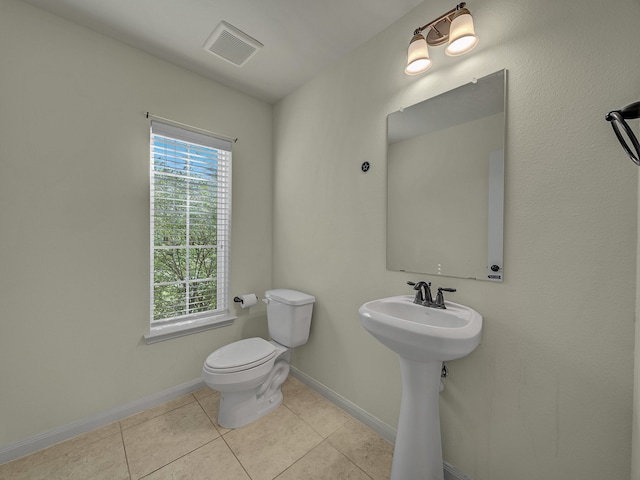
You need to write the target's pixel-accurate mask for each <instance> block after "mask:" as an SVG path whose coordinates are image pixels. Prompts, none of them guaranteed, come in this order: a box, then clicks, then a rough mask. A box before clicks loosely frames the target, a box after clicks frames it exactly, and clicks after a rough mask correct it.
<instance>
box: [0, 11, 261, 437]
mask: <svg viewBox="0 0 640 480" xmlns="http://www.w3.org/2000/svg"><path fill="white" fill-rule="evenodd" d="M146 111H150V112H152V113H154V114H156V115H160V116H163V117H168V118H171V119H174V120H177V121H180V122H184V123H187V124H191V125H196V126H199V127H201V128H204V129H209V130H213V131H217V132H221V133H227V134H228V135H232V136H237V137H239V141H238V143H237V144H235V145H234V152H233V161H234V166H233V180H234V189H233V201H234V205H233V227H232V228H233V230H232V241H233V248H232V253H231V255H232V271H231V285H232V288H231V292H232V294H239V293H245V292H251V291H254V292H258V293H260V292H263V291H264V290H265V289H268V288H270V287H271V269H272V262H271V260H272V258H271V251H272V247H271V238H272V234H271V224H272V212H271V204H272V190H271V184H272V138H273V135H272V130H271V123H272V107H271V106H270V105H267V104H265V103H263V102H260V101H257V100H255V99H252V98H250V97H247V96H245V95H242V94H239V93H237V92H235V91H233V90H230V89H228V88H224V87H221V86H220V85H218V84H216V83H214V82H211V81H209V80H206V79H204V78H203V77H200V76H198V75H195V74H192V73H189V72H187V71H185V70H183V69H181V68H178V67H174V66H172V65H170V64H167V63H165V62H163V61H160V60H158V59H156V58H154V57H151V56H148V55H146V54H143V53H141V52H140V51H138V50H135V49H132V48H129V47H127V46H125V45H123V44H121V43H119V42H116V41H113V40H110V39H108V38H106V37H104V36H101V35H98V34H95V33H92V32H90V31H89V30H86V29H84V28H81V27H78V26H76V25H74V24H72V23H69V22H66V21H64V20H62V19H59V18H57V17H54V16H51V15H49V14H47V13H44V12H43V11H41V10H38V9H35V8H32V7H30V6H28V5H27V4H25V3H22V2H19V1H15V0H1V1H0V205H1V208H0V405H1V412H0V446H2V445H7V444H11V443H14V442H17V441H19V440H22V439H24V438H27V437H30V436H32V435H35V434H38V433H41V432H44V431H47V430H50V429H52V428H54V427H58V426H61V425H66V424H68V423H70V422H72V421H74V420H78V419H81V418H84V417H89V416H92V415H95V414H97V413H101V412H104V411H106V410H109V409H111V408H114V407H117V406H120V405H123V404H126V403H128V402H131V401H133V400H136V399H139V398H142V397H144V396H146V395H150V394H154V393H157V392H159V391H162V390H165V389H168V388H170V387H174V386H176V385H179V384H182V383H185V382H188V381H191V380H194V379H197V378H199V376H200V369H201V368H202V363H203V361H204V358H205V357H206V355H208V354H209V353H210V352H211V351H213V350H214V349H215V348H216V347H219V346H221V345H223V344H225V343H228V342H230V341H232V340H235V339H237V338H240V337H245V336H250V335H252V334H255V333H259V334H265V333H266V321H265V319H264V314H265V310H264V306H262V307H259V308H255V309H252V312H251V313H248V312H246V311H241V312H239V319H238V320H237V321H236V323H235V325H234V326H231V327H226V328H221V329H216V330H212V331H209V332H206V333H201V334H198V335H191V336H188V337H183V338H179V339H175V340H170V341H167V342H163V343H159V344H155V345H149V346H147V345H145V344H144V342H142V335H143V334H144V333H146V332H147V331H148V321H149V320H148V318H149V306H148V303H149V287H148V281H149V274H148V272H149V253H148V252H149V227H148V214H149V198H148V197H149V195H148V191H149V186H148V184H149V180H148V179H149V160H148V158H149V147H148V144H149V140H148V139H149V124H148V121H147V120H146V118H144V116H143V113H144V112H146ZM250 317H256V319H255V321H253V322H248V321H247V320H248V319H249V318H250Z"/></svg>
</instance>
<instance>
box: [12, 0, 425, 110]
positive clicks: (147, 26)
mask: <svg viewBox="0 0 640 480" xmlns="http://www.w3.org/2000/svg"><path fill="white" fill-rule="evenodd" d="M24 1H25V2H27V3H30V4H31V5H35V6H37V7H40V8H42V9H44V10H47V11H49V12H51V13H54V14H56V15H59V16H61V17H64V18H67V19H69V20H72V21H74V22H76V23H79V24H81V25H84V26H87V27H89V28H91V29H93V30H96V31H98V32H101V33H103V34H106V35H108V36H110V37H113V38H116V39H118V40H120V41H122V42H124V43H127V44H129V45H131V46H134V47H136V48H139V49H141V50H144V51H146V52H148V53H151V54H153V55H156V56H158V57H160V58H163V59H165V60H167V61H169V62H172V63H174V64H177V65H180V66H182V67H184V68H188V69H190V70H193V71H195V72H198V73H200V74H202V75H205V76H207V77H209V78H211V79H213V80H216V81H218V82H220V83H222V84H225V85H229V86H232V87H234V88H236V89H238V90H241V91H243V92H245V93H247V94H249V95H252V96H254V97H257V98H260V99H262V100H265V101H267V102H269V103H273V102H275V101H277V100H279V99H281V98H282V97H284V96H286V95H287V94H289V93H291V92H292V91H293V90H295V89H296V88H297V87H299V86H300V85H302V84H304V83H305V82H306V81H308V80H309V79H311V78H313V76H315V75H316V74H317V73H318V72H319V71H321V70H322V69H323V68H325V67H327V66H328V65H330V64H331V63H333V62H335V61H336V60H338V59H339V58H341V57H343V56H344V55H346V54H347V53H349V52H350V51H351V50H353V49H354V48H356V47H357V46H359V45H361V44H362V43H364V42H365V41H367V40H368V39H370V38H371V37H373V36H374V35H376V34H377V33H379V32H381V31H382V30H384V29H385V28H386V27H388V26H389V25H391V24H392V23H394V22H395V21H397V20H398V19H400V18H401V17H403V16H404V15H405V14H407V13H408V12H409V11H411V10H412V9H413V8H415V7H416V6H417V5H419V4H420V3H422V0H393V1H389V0H24ZM222 20H224V21H226V22H227V23H230V24H231V25H233V26H235V27H237V28H239V29H240V30H242V31H243V32H245V33H247V34H248V35H250V36H251V37H253V38H255V39H256V40H258V41H260V42H261V43H262V44H264V47H263V48H262V49H261V50H260V51H259V52H258V53H257V54H256V55H255V56H254V57H253V58H251V59H250V60H249V61H248V62H247V63H246V64H245V65H244V66H242V67H237V66H235V65H233V64H231V63H229V62H227V61H225V60H223V59H220V58H218V57H216V56H214V55H212V54H211V53H209V52H207V51H205V50H204V49H203V48H202V46H203V44H204V42H205V41H206V40H207V38H208V37H209V35H210V33H211V32H212V31H213V29H214V28H215V27H216V25H218V23H219V22H220V21H222ZM410 33H411V32H409V33H408V35H409V34H410ZM408 41H409V36H408V37H407V42H408Z"/></svg>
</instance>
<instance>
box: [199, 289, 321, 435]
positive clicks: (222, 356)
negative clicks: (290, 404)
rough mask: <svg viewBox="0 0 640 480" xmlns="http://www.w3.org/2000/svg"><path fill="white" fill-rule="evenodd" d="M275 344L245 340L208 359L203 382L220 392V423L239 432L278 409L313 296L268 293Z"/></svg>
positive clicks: (303, 336)
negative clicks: (292, 352) (292, 356)
mask: <svg viewBox="0 0 640 480" xmlns="http://www.w3.org/2000/svg"><path fill="white" fill-rule="evenodd" d="M263 301H264V302H265V303H266V304H267V323H268V326H269V336H270V337H271V341H267V340H264V339H263V338H258V337H254V338H247V339H244V340H239V341H237V342H233V343H230V344H229V345H225V346H224V347H221V348H219V349H218V350H216V351H215V352H213V353H212V354H211V355H209V356H208V357H207V359H206V360H205V362H204V365H203V367H202V379H203V380H204V383H205V384H206V385H207V386H208V387H209V388H211V389H213V390H217V391H219V392H220V407H219V408H218V424H220V425H221V426H222V427H226V428H238V427H242V426H243V425H247V424H248V423H250V422H253V421H254V420H257V419H259V418H261V417H263V416H264V415H266V414H267V413H269V412H271V411H273V410H275V409H276V408H277V407H278V406H279V405H280V404H281V403H282V390H281V386H282V384H283V383H284V381H285V380H286V379H287V376H288V375H289V360H290V359H291V350H292V349H293V348H295V347H298V346H300V345H304V344H305V343H307V340H308V339H309V328H310V326H311V312H312V310H313V303H314V302H315V301H316V299H315V297H313V296H312V295H309V294H306V293H303V292H298V291H296V290H288V289H284V288H281V289H276V290H268V291H267V292H265V299H264V300H263Z"/></svg>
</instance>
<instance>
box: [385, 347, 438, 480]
mask: <svg viewBox="0 0 640 480" xmlns="http://www.w3.org/2000/svg"><path fill="white" fill-rule="evenodd" d="M400 371H401V373H402V400H401V402H400V419H399V420H398V433H397V435H396V445H395V450H394V454H393V465H392V467H391V480H408V479H411V480H443V479H444V470H443V463H442V439H441V437H440V405H439V402H440V375H441V373H442V362H440V361H430V362H416V361H414V360H408V359H406V358H403V357H400Z"/></svg>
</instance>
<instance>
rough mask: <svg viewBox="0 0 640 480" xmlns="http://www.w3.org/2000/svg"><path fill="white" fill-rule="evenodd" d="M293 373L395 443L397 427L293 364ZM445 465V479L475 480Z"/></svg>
mask: <svg viewBox="0 0 640 480" xmlns="http://www.w3.org/2000/svg"><path fill="white" fill-rule="evenodd" d="M291 375H292V376H293V377H295V378H297V379H298V380H300V381H301V382H302V383H304V384H305V385H307V386H308V387H309V388H311V389H312V390H314V391H316V392H318V393H319V394H320V395H322V396H323V397H325V398H326V399H327V400H329V401H331V402H332V403H334V404H335V405H337V406H338V407H340V408H341V409H343V410H344V411H345V412H347V413H348V414H349V415H351V416H352V417H354V418H356V419H358V420H360V421H361V422H362V423H364V424H365V425H366V426H368V427H369V428H370V429H371V430H373V431H374V432H376V433H377V434H378V435H380V436H381V437H382V438H384V439H385V440H387V441H389V442H391V443H395V441H396V429H395V428H393V427H390V426H389V425H387V424H386V423H384V422H382V421H381V420H379V419H378V418H376V417H374V416H373V415H371V414H370V413H369V412H367V411H365V410H363V409H362V408H360V407H358V406H357V405H356V404H354V403H352V402H350V401H349V400H347V399H346V398H344V397H343V396H341V395H339V394H338V393H336V392H334V391H333V390H331V389H330V388H328V387H327V386H326V385H323V384H322V383H320V382H318V381H317V380H315V379H314V378H312V377H310V376H308V375H307V374H305V373H303V372H301V371H300V370H298V369H297V368H296V367H294V366H293V365H292V366H291ZM443 467H444V480H473V479H472V478H471V477H468V476H466V475H465V474H464V473H462V472H461V471H460V470H458V469H457V468H455V467H454V466H453V465H450V464H448V463H447V462H444V465H443Z"/></svg>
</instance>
